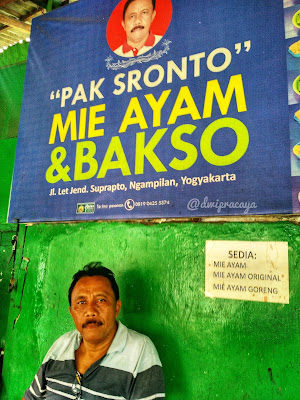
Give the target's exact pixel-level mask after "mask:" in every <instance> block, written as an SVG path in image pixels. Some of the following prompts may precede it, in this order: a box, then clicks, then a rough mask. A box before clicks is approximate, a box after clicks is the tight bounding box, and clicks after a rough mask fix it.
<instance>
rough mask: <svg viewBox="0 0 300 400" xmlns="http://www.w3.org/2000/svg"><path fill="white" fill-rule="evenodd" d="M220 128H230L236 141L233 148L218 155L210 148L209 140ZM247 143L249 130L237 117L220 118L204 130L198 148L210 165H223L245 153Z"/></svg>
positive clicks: (234, 160) (232, 162)
mask: <svg viewBox="0 0 300 400" xmlns="http://www.w3.org/2000/svg"><path fill="white" fill-rule="evenodd" d="M222 128H231V129H233V130H234V131H235V133H236V137H237V143H236V147H235V149H234V150H233V151H232V152H231V153H230V154H227V155H226V156H219V155H217V154H216V153H214V151H213V150H212V147H211V141H212V137H213V135H214V134H215V132H216V131H217V130H219V129H222ZM248 144H249V132H248V129H247V127H246V126H245V125H244V124H243V123H242V122H241V121H239V120H238V119H235V118H221V119H218V120H216V121H214V122H212V123H211V124H210V125H208V127H207V128H206V129H205V130H204V132H203V134H202V137H201V141H200V149H201V153H202V156H203V158H204V159H205V160H206V161H207V162H208V163H210V164H212V165H218V166H224V165H230V164H234V163H235V162H237V161H238V160H239V159H240V158H241V157H242V156H243V155H244V154H245V153H246V150H247V148H248Z"/></svg>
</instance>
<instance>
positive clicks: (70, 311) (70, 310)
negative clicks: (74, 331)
mask: <svg viewBox="0 0 300 400" xmlns="http://www.w3.org/2000/svg"><path fill="white" fill-rule="evenodd" d="M69 313H70V314H71V316H72V318H73V315H72V309H71V306H70V307H69Z"/></svg>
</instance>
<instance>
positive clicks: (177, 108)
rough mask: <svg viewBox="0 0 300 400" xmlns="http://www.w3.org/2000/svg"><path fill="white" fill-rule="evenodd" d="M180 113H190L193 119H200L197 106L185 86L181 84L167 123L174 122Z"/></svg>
mask: <svg viewBox="0 0 300 400" xmlns="http://www.w3.org/2000/svg"><path fill="white" fill-rule="evenodd" d="M183 102H185V103H186V107H182V104H183ZM180 115H190V116H191V117H192V119H193V120H196V119H201V117H200V114H199V112H198V109H197V106H196V104H195V102H194V99H193V97H192V95H191V92H190V90H189V88H188V87H187V86H183V87H182V88H181V89H180V91H179V93H178V96H177V99H176V101H175V104H174V107H173V110H172V112H171V115H170V118H169V121H168V125H170V124H175V122H176V120H177V117H179V116H180Z"/></svg>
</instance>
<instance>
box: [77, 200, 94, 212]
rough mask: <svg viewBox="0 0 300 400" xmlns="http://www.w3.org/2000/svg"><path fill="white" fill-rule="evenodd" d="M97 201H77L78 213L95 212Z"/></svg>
mask: <svg viewBox="0 0 300 400" xmlns="http://www.w3.org/2000/svg"><path fill="white" fill-rule="evenodd" d="M94 213H95V203H77V208H76V214H94Z"/></svg>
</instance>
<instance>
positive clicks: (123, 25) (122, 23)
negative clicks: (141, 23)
mask: <svg viewBox="0 0 300 400" xmlns="http://www.w3.org/2000/svg"><path fill="white" fill-rule="evenodd" d="M121 25H122V27H123V29H124V31H125V24H124V21H122V22H121Z"/></svg>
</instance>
